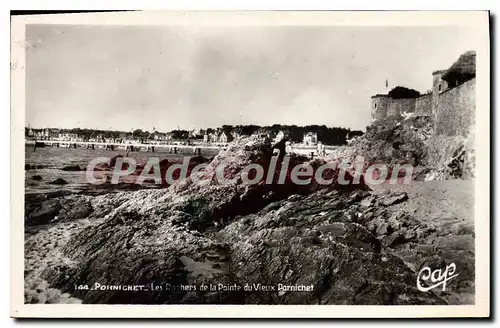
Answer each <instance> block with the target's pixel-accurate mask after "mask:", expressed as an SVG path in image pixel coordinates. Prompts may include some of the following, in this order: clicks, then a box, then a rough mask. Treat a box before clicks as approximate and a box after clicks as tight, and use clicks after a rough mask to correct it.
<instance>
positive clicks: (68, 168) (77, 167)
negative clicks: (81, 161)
mask: <svg viewBox="0 0 500 328" xmlns="http://www.w3.org/2000/svg"><path fill="white" fill-rule="evenodd" d="M61 170H62V171H84V170H85V168H82V167H80V165H67V166H64V167H63V168H61Z"/></svg>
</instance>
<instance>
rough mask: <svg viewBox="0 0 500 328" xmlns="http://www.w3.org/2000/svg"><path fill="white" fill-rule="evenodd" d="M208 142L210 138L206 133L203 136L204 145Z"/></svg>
mask: <svg viewBox="0 0 500 328" xmlns="http://www.w3.org/2000/svg"><path fill="white" fill-rule="evenodd" d="M208 140H209V136H208V134H207V133H205V134H204V135H203V142H204V143H208Z"/></svg>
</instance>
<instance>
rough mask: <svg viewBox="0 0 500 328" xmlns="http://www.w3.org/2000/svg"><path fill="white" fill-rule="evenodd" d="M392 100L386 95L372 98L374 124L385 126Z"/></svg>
mask: <svg viewBox="0 0 500 328" xmlns="http://www.w3.org/2000/svg"><path fill="white" fill-rule="evenodd" d="M390 100H391V98H390V97H389V96H384V95H380V96H373V97H372V122H373V124H385V122H386V118H387V109H388V107H389V102H390Z"/></svg>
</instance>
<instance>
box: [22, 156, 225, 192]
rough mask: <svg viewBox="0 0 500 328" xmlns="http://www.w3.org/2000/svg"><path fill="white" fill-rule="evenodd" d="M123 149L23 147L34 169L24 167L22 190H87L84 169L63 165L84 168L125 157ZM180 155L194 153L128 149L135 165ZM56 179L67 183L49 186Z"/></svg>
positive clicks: (28, 161)
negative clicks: (94, 162)
mask: <svg viewBox="0 0 500 328" xmlns="http://www.w3.org/2000/svg"><path fill="white" fill-rule="evenodd" d="M216 153H217V151H216V150H205V151H202V155H203V156H214V155H215V154H216ZM126 154H127V152H126V151H125V150H105V149H95V150H93V149H85V148H76V149H75V148H57V147H45V148H37V149H36V150H33V147H30V146H26V152H25V164H26V165H30V166H36V167H37V168H36V169H30V170H26V179H25V188H26V190H25V193H26V194H31V193H44V192H50V191H56V190H62V189H64V190H74V191H79V190H87V189H89V184H88V183H87V181H86V179H85V171H63V170H61V169H62V168H63V167H65V166H68V165H79V166H80V167H82V168H84V169H85V168H86V167H87V165H88V163H89V162H90V161H91V160H92V159H94V158H96V157H114V156H117V155H122V156H125V155H126ZM183 156H194V155H193V154H192V153H185V154H182V153H181V154H170V153H168V152H167V151H163V152H162V151H161V150H160V151H156V152H155V153H152V152H142V151H138V152H130V153H129V154H128V157H131V158H133V159H135V160H136V162H137V164H145V163H146V162H147V161H148V159H149V158H151V157H159V158H160V160H161V159H165V158H167V159H169V160H170V159H177V160H181V158H182V157H183ZM35 175H39V176H41V177H42V180H40V181H35V180H34V179H33V176H35ZM57 178H61V179H64V180H66V181H67V182H68V184H67V185H62V186H60V185H51V184H48V182H51V181H54V180H56V179H57Z"/></svg>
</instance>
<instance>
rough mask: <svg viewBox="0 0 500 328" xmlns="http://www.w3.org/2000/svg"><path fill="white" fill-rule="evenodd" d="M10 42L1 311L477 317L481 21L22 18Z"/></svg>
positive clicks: (485, 152) (478, 17)
mask: <svg viewBox="0 0 500 328" xmlns="http://www.w3.org/2000/svg"><path fill="white" fill-rule="evenodd" d="M11 49H12V50H11V51H12V53H11V80H12V94H11V95H12V96H11V100H12V106H11V112H12V114H11V115H12V131H11V132H12V145H11V149H12V150H11V151H12V159H11V165H12V215H11V227H12V231H11V245H12V247H11V249H12V260H11V277H12V293H11V315H12V316H13V317H184V318H186V317H259V318H271V317H281V318H287V317H288V318H294V317H311V318H314V317H323V318H324V317H348V318H363V317H488V316H489V315H490V314H489V313H490V276H489V271H490V255H489V249H490V239H489V236H490V234H489V228H490V214H489V199H490V190H489V179H490V167H489V162H490V161H489V158H490V154H489V143H490V139H489V136H490V131H489V124H490V116H489V113H490V91H489V90H490V84H489V83H490V81H489V76H490V54H489V13H488V12H487V11H464V12H452V11H450V12H447V11H440V12H426V11H419V12H411V11H409V12H388V11H386V12H362V11H359V12H333V11H332V12H314V11H310V12H294V11H289V12H280V11H273V12H265V11H264V12H243V11H241V12H209V11H207V12H203V11H188V12H175V11H173V12H122V13H92V14H90V13H89V14H63V15H34V16H17V17H12V40H11ZM144 305H148V306H144Z"/></svg>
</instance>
